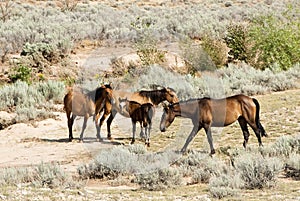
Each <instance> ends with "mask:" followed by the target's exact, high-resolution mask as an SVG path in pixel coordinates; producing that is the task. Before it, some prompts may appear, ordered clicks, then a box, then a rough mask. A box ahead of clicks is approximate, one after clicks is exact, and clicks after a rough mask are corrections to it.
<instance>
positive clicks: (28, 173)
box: [0, 163, 76, 188]
mask: <svg viewBox="0 0 300 201" xmlns="http://www.w3.org/2000/svg"><path fill="white" fill-rule="evenodd" d="M28 183H29V184H30V185H31V186H34V187H38V188H42V187H49V188H69V187H74V186H76V185H75V182H74V181H73V179H72V178H71V177H70V176H69V175H67V174H66V173H65V172H64V171H62V170H61V168H60V167H59V165H58V164H46V163H41V164H39V165H37V166H33V167H28V168H4V169H1V170H0V186H12V185H19V184H28Z"/></svg>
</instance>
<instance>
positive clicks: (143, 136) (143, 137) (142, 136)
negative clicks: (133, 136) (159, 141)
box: [140, 125, 146, 139]
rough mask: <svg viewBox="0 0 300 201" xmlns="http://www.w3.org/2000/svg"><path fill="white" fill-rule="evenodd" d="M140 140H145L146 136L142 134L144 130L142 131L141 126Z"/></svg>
mask: <svg viewBox="0 0 300 201" xmlns="http://www.w3.org/2000/svg"><path fill="white" fill-rule="evenodd" d="M140 138H141V139H145V138H146V134H145V133H144V130H143V126H142V125H141V132H140Z"/></svg>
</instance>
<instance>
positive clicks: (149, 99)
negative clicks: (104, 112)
mask: <svg viewBox="0 0 300 201" xmlns="http://www.w3.org/2000/svg"><path fill="white" fill-rule="evenodd" d="M113 98H114V101H115V102H114V104H113V108H112V111H111V114H110V116H109V118H108V120H107V132H108V133H107V138H111V130H110V125H111V123H112V121H113V119H114V117H115V116H116V114H117V113H120V114H121V115H123V116H125V117H130V115H129V112H128V111H126V110H125V111H124V110H122V108H121V107H120V102H119V100H120V99H123V100H124V99H127V100H129V101H135V102H137V103H140V104H144V103H151V104H153V105H154V106H155V105H158V104H159V103H161V102H163V101H165V100H166V101H168V102H169V103H176V102H178V98H177V95H176V92H175V91H174V90H173V89H171V88H165V87H163V88H162V89H155V90H151V91H144V90H143V91H139V92H134V93H130V92H124V91H117V90H114V91H113Z"/></svg>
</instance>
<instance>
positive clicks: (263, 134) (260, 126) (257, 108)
mask: <svg viewBox="0 0 300 201" xmlns="http://www.w3.org/2000/svg"><path fill="white" fill-rule="evenodd" d="M252 100H253V102H254V104H255V106H256V115H255V122H256V125H257V127H258V128H259V130H260V131H261V136H265V137H267V136H268V135H267V133H266V131H265V129H264V127H263V126H262V125H261V123H260V120H259V111H260V106H259V103H258V101H257V100H256V99H255V98H252Z"/></svg>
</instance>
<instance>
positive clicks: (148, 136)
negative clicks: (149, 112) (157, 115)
mask: <svg viewBox="0 0 300 201" xmlns="http://www.w3.org/2000/svg"><path fill="white" fill-rule="evenodd" d="M151 127H152V122H150V123H149V124H148V134H147V138H148V143H147V146H148V147H150V130H151Z"/></svg>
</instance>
